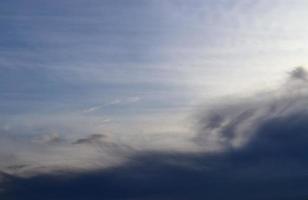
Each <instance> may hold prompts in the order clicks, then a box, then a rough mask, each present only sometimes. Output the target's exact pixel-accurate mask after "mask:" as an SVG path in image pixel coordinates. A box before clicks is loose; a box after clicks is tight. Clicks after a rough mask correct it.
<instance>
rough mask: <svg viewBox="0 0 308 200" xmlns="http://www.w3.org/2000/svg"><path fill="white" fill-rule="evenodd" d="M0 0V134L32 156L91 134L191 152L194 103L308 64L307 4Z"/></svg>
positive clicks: (268, 84)
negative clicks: (57, 141)
mask: <svg viewBox="0 0 308 200" xmlns="http://www.w3.org/2000/svg"><path fill="white" fill-rule="evenodd" d="M0 4H1V6H0V27H1V32H0V131H1V132H0V134H1V135H2V136H3V137H5V138H7V137H8V138H10V137H14V138H15V139H16V138H18V139H17V140H22V141H23V140H25V141H26V144H25V147H24V148H25V149H26V150H24V151H29V152H31V153H29V154H27V156H25V157H26V158H28V157H29V158H31V159H29V160H31V161H29V160H27V162H29V163H31V162H32V161H33V160H36V158H37V159H38V160H41V157H44V155H40V154H39V153H38V152H37V150H34V149H32V147H29V146H31V145H27V144H28V142H30V144H32V143H31V142H33V141H34V143H35V144H37V141H39V142H38V143H40V145H41V142H42V141H45V140H49V139H51V140H53V139H59V138H61V141H62V140H65V141H67V140H78V138H85V137H88V136H89V135H93V134H102V135H105V136H106V137H107V138H108V140H110V141H112V142H115V143H118V142H119V143H121V144H122V143H123V144H125V145H131V146H133V147H134V148H137V149H138V150H140V149H141V150H144V149H155V150H157V149H159V150H160V149H169V150H176V151H199V147H196V145H195V144H194V142H192V140H191V139H192V137H194V136H195V134H196V132H197V131H196V130H194V129H193V125H192V122H193V121H194V119H191V118H193V117H192V115H194V114H195V112H196V111H199V110H198V109H199V108H200V107H201V108H202V109H203V107H206V108H208V107H210V106H211V105H212V104H213V103H216V102H219V101H222V100H225V99H229V98H231V97H234V96H236V97H237V98H243V97H247V96H250V95H255V94H256V92H259V91H268V90H272V89H274V88H277V87H279V85H280V84H282V83H284V81H285V78H286V77H287V75H286V74H287V72H290V70H292V69H293V67H294V66H301V65H303V66H305V65H307V63H308V57H307V53H308V50H307V45H308V27H307V25H306V23H305V22H306V21H307V19H308V14H307V12H306V10H307V9H306V8H307V6H308V2H307V1H304V0H302V1H301V0H292V1H291V0H289V1H288V0H280V1H278V0H271V1H268V0H259V1H246V0H234V1H229V0H191V1H184V0H129V1H127V0H65V1H59V0H57V1H50V0H41V1H37V0H18V1H17V0H2V1H1V3H0ZM46 138H47V139H46ZM8 140H11V139H8ZM15 142H16V141H15ZM18 142H20V141H18ZM33 145H34V144H32V146H33ZM34 146H35V145H34ZM64 146H65V145H64ZM210 146H211V145H210ZM214 146H215V144H214ZM35 148H36V147H35ZM37 148H43V149H44V148H45V147H37ZM49 148H50V149H51V150H49ZM59 148H60V147H59ZM67 148H68V149H69V150H67ZM47 149H48V150H46V151H47V152H49V151H51V152H53V151H54V150H53V149H52V147H48V148H47ZM75 150H76V149H75V148H72V149H70V147H62V146H61V148H60V150H59V151H63V152H67V154H74V153H73V152H75ZM57 151H58V150H57ZM87 151H90V152H92V151H94V150H93V149H91V150H89V149H87V150H85V152H87ZM3 152H6V153H5V154H7V152H9V150H5V151H4V150H3ZM32 152H36V153H34V154H32ZM50 154H52V155H54V154H53V153H50ZM89 154H91V156H93V157H94V158H96V156H97V154H96V153H94V154H93V155H92V153H89ZM32 155H36V156H32ZM65 155H66V154H65ZM74 155H75V154H74ZM87 155H88V154H87ZM91 156H90V157H91ZM17 157H18V156H17ZM20 157H22V156H20ZM85 157H86V156H85ZM55 159H58V158H55ZM62 159H63V158H62ZM78 159H80V160H82V159H81V158H78ZM91 159H92V157H91ZM60 160H61V159H60ZM12 162H13V161H12ZM14 162H17V161H14ZM42 163H44V164H46V163H45V162H42ZM59 163H61V162H60V161H59ZM46 165H48V164H46Z"/></svg>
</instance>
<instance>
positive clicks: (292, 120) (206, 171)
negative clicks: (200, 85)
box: [0, 68, 308, 200]
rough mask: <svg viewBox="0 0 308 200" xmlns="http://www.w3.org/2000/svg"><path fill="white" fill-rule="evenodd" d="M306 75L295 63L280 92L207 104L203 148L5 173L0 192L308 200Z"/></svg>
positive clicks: (200, 126) (201, 126) (94, 139)
mask: <svg viewBox="0 0 308 200" xmlns="http://www.w3.org/2000/svg"><path fill="white" fill-rule="evenodd" d="M305 74H306V71H305V70H304V69H303V68H296V69H295V70H294V71H292V72H291V73H290V74H289V77H288V79H287V81H286V82H285V84H284V85H283V86H282V87H280V88H279V89H278V90H276V91H271V92H266V93H259V94H257V95H256V96H253V97H250V98H245V99H241V100H233V101H228V103H222V104H217V105H216V106H212V107H211V109H204V110H205V111H202V112H200V113H199V114H198V115H197V116H198V120H197V124H196V125H197V126H196V128H197V131H198V132H197V135H196V137H195V138H194V139H193V140H194V141H195V143H196V145H198V146H201V147H202V148H203V151H200V152H198V153H179V152H166V151H165V152H164V151H160V152H148V151H141V152H138V153H137V152H134V153H133V154H131V156H130V159H128V160H127V161H126V162H124V163H122V164H119V165H117V166H114V167H111V168H105V169H98V168H97V169H96V170H90V171H83V172H79V173H78V172H70V171H69V170H68V171H66V170H64V171H61V172H59V171H58V172H57V173H53V174H49V175H48V173H47V174H45V175H42V174H41V175H40V174H37V175H35V176H31V177H24V178H22V177H18V176H12V175H9V174H7V173H6V174H3V175H2V177H3V178H2V179H3V180H5V181H3V182H2V183H3V184H2V185H3V190H2V193H0V194H1V195H2V196H3V197H5V198H8V199H10V198H12V199H31V200H36V199H41V198H44V199H46V200H49V199H50V200H51V199H60V200H61V199H63V200H64V199H85V198H86V199H91V200H96V199H102V198H103V199H110V200H111V199H136V200H139V199H140V200H141V199H149V200H152V199H153V200H161V199H174V200H175V199H180V200H182V199H183V200H184V199H200V200H201V199H205V198H209V199H222V200H223V199H230V198H232V199H252V200H253V199H256V200H257V199H265V200H267V199H268V200H276V199H277V200H278V199H279V200H281V199H283V200H291V199H305V198H307V197H308V192H307V190H306V189H307V187H308V170H307V169H308V159H307V156H306V155H307V144H308V142H307V141H308V123H307V122H308V110H307V102H308V101H307V100H308V95H307V90H306V87H307V84H308V83H307V81H306V78H305V77H306V75H305ZM261 94H262V95H261ZM260 95H261V96H260ZM103 140H104V136H101V135H92V136H89V137H87V138H82V139H79V140H77V141H75V142H74V143H75V145H93V144H95V143H100V141H103ZM104 152H105V151H104Z"/></svg>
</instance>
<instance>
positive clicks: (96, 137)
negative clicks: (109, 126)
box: [73, 134, 105, 144]
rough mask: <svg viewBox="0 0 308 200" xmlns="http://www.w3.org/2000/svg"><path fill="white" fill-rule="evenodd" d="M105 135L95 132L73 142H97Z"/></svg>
mask: <svg viewBox="0 0 308 200" xmlns="http://www.w3.org/2000/svg"><path fill="white" fill-rule="evenodd" d="M104 137H105V136H104V135H101V134H93V135H90V136H88V137H86V138H81V139H78V140H76V141H75V142H74V143H73V144H89V143H90V144H91V143H95V142H99V141H100V140H101V139H103V138H104Z"/></svg>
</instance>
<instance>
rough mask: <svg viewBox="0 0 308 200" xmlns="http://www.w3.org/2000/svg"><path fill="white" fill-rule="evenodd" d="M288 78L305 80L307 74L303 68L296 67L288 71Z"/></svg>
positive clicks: (307, 76)
mask: <svg viewBox="0 0 308 200" xmlns="http://www.w3.org/2000/svg"><path fill="white" fill-rule="evenodd" d="M290 78H292V79H297V80H304V81H307V80H308V79H307V78H308V74H307V71H306V70H305V68H303V67H296V68H295V69H294V70H293V71H291V72H290Z"/></svg>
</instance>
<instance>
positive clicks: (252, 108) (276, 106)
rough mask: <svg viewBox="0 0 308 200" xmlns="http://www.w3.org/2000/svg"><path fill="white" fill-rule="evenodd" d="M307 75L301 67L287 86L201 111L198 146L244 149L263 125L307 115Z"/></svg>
mask: <svg viewBox="0 0 308 200" xmlns="http://www.w3.org/2000/svg"><path fill="white" fill-rule="evenodd" d="M307 86H308V82H307V71H306V70H305V69H304V68H303V67H297V68H295V69H294V70H292V71H291V72H290V73H288V78H287V80H286V81H285V83H284V84H283V85H282V86H281V87H279V88H277V89H275V90H272V91H267V92H262V93H261V92H260V93H258V94H256V95H254V96H252V97H246V98H242V99H232V100H230V99H229V101H221V102H220V103H218V104H213V105H211V106H210V107H209V108H208V107H206V108H205V109H203V110H202V111H198V114H197V117H196V127H197V132H198V134H197V136H196V138H195V139H194V140H195V142H196V143H197V144H199V145H201V146H203V147H204V148H205V149H206V150H209V151H225V150H232V149H235V148H240V147H242V146H244V145H245V144H246V143H248V142H249V141H250V140H251V139H252V138H253V137H254V136H255V134H256V130H257V128H258V127H259V126H260V124H262V123H264V122H266V121H268V120H271V119H275V118H280V117H284V116H289V115H292V114H294V113H298V112H306V111H307V106H308V101H307V100H308V93H307V91H308V90H307Z"/></svg>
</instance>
